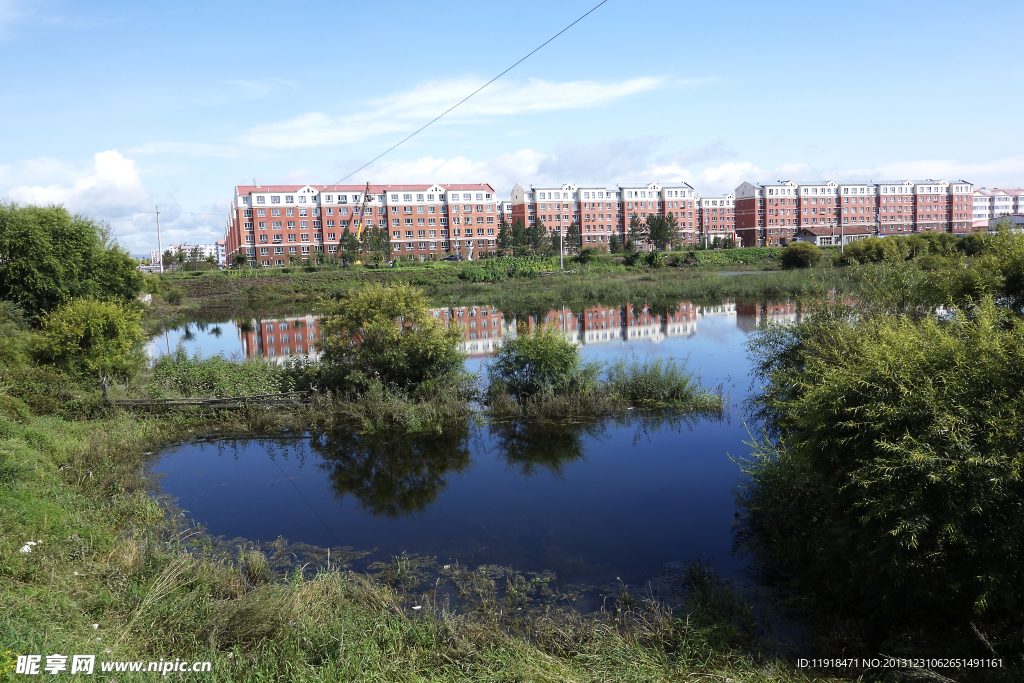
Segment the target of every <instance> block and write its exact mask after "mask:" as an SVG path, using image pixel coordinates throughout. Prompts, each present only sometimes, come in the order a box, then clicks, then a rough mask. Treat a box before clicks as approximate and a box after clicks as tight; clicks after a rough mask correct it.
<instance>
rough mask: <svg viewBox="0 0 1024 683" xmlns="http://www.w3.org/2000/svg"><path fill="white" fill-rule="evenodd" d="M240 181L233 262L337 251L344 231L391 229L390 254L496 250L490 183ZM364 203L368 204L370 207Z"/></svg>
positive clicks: (232, 222)
mask: <svg viewBox="0 0 1024 683" xmlns="http://www.w3.org/2000/svg"><path fill="white" fill-rule="evenodd" d="M366 192H367V189H366V185H267V186H261V185H238V186H236V187H235V197H234V199H233V201H232V203H231V213H230V215H229V217H228V223H227V228H226V235H225V242H226V250H227V255H228V260H231V259H233V258H234V256H235V255H236V254H244V255H245V256H246V258H247V259H248V261H249V262H250V263H251V264H253V265H255V264H259V265H261V266H264V267H268V268H269V267H271V266H283V265H285V264H286V263H287V262H288V260H289V259H291V258H302V259H306V258H309V257H310V256H312V255H315V254H317V253H326V254H328V255H332V254H335V253H336V252H337V250H338V242H339V241H340V239H341V235H342V233H343V232H344V230H345V228H349V229H350V230H353V232H354V227H355V225H356V223H357V222H358V221H360V220H362V221H364V226H366V225H374V226H375V227H378V228H387V229H388V231H389V232H390V233H391V243H392V255H393V256H394V257H396V258H397V257H413V258H418V259H421V260H424V259H426V258H428V257H429V256H430V255H431V254H438V253H445V252H448V251H452V252H456V253H463V254H467V255H468V254H471V253H480V252H482V251H487V250H493V249H494V240H495V231H496V229H497V228H498V227H499V224H498V220H497V215H498V214H497V208H496V204H497V199H496V197H495V195H494V189H493V188H492V187H491V186H490V185H488V184H486V183H481V184H455V185H447V184H433V185H370V187H369V193H368V200H367V197H366V196H364V193H366ZM364 206H365V209H364Z"/></svg>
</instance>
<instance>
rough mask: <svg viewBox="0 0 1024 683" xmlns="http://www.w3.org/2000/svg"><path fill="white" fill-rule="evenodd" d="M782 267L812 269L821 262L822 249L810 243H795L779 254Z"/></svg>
mask: <svg viewBox="0 0 1024 683" xmlns="http://www.w3.org/2000/svg"><path fill="white" fill-rule="evenodd" d="M779 260H780V261H781V262H782V267H783V268H786V269H793V268H811V267H813V266H816V265H817V264H818V263H819V262H820V261H821V249H818V247H816V246H814V245H813V244H811V243H810V242H793V243H791V244H790V245H789V246H787V247H786V248H784V249H783V250H782V252H781V253H780V254H779Z"/></svg>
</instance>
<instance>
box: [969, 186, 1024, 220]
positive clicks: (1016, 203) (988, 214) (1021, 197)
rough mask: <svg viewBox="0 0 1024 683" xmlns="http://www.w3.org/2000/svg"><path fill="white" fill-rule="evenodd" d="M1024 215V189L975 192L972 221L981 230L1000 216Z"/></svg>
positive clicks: (996, 189) (985, 189)
mask: <svg viewBox="0 0 1024 683" xmlns="http://www.w3.org/2000/svg"><path fill="white" fill-rule="evenodd" d="M1022 213H1024V189H1020V188H1016V189H1001V188H998V187H993V188H992V189H988V188H984V187H983V188H981V189H979V190H975V191H974V197H973V198H972V213H971V219H972V221H973V222H974V223H975V225H976V227H978V228H979V229H987V228H988V225H989V221H991V220H992V219H993V218H999V217H1000V216H1010V215H1013V214H1022Z"/></svg>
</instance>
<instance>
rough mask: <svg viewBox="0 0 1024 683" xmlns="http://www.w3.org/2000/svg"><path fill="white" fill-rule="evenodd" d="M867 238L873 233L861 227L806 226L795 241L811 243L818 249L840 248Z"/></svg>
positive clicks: (801, 229) (800, 230) (798, 231)
mask: <svg viewBox="0 0 1024 683" xmlns="http://www.w3.org/2000/svg"><path fill="white" fill-rule="evenodd" d="M865 237H871V231H870V230H868V229H867V228H862V227H860V226H859V225H846V226H838V225H832V226H820V227H819V226H805V227H802V228H800V229H799V230H797V231H796V234H795V235H793V241H794V242H810V243H811V244H813V245H815V246H818V247H832V246H839V244H840V243H841V242H842V243H845V244H849V243H850V242H854V241H856V240H862V239H864V238H865Z"/></svg>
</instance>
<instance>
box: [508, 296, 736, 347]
mask: <svg viewBox="0 0 1024 683" xmlns="http://www.w3.org/2000/svg"><path fill="white" fill-rule="evenodd" d="M720 315H724V316H735V315H736V305H735V304H734V303H732V302H725V303H722V304H720V305H718V306H698V305H696V304H694V303H693V302H691V301H680V302H679V303H678V304H676V305H675V306H670V307H667V308H666V309H664V310H658V311H655V310H652V309H651V308H650V307H648V306H644V305H633V304H628V305H626V306H623V307H613V306H592V307H589V308H585V309H583V310H582V311H579V312H575V313H574V312H573V311H572V310H570V309H568V308H561V309H553V310H551V311H549V312H548V313H547V314H546V315H531V316H528V317H527V319H526V320H524V321H522V322H524V323H525V324H526V326H527V327H528V328H531V329H532V328H533V327H534V326H536V325H542V324H544V325H555V327H557V328H558V329H561V330H564V331H565V334H566V336H567V337H569V338H570V339H571V340H572V341H575V342H580V343H582V344H603V343H607V342H612V341H616V340H618V341H637V340H646V341H653V342H655V343H657V342H660V341H662V340H664V339H666V338H668V337H690V336H692V335H693V334H695V333H696V331H697V322H698V320H700V319H701V318H705V317H708V316H720ZM509 327H510V333H511V330H514V329H515V321H513V323H512V324H511V325H510V326H509Z"/></svg>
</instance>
